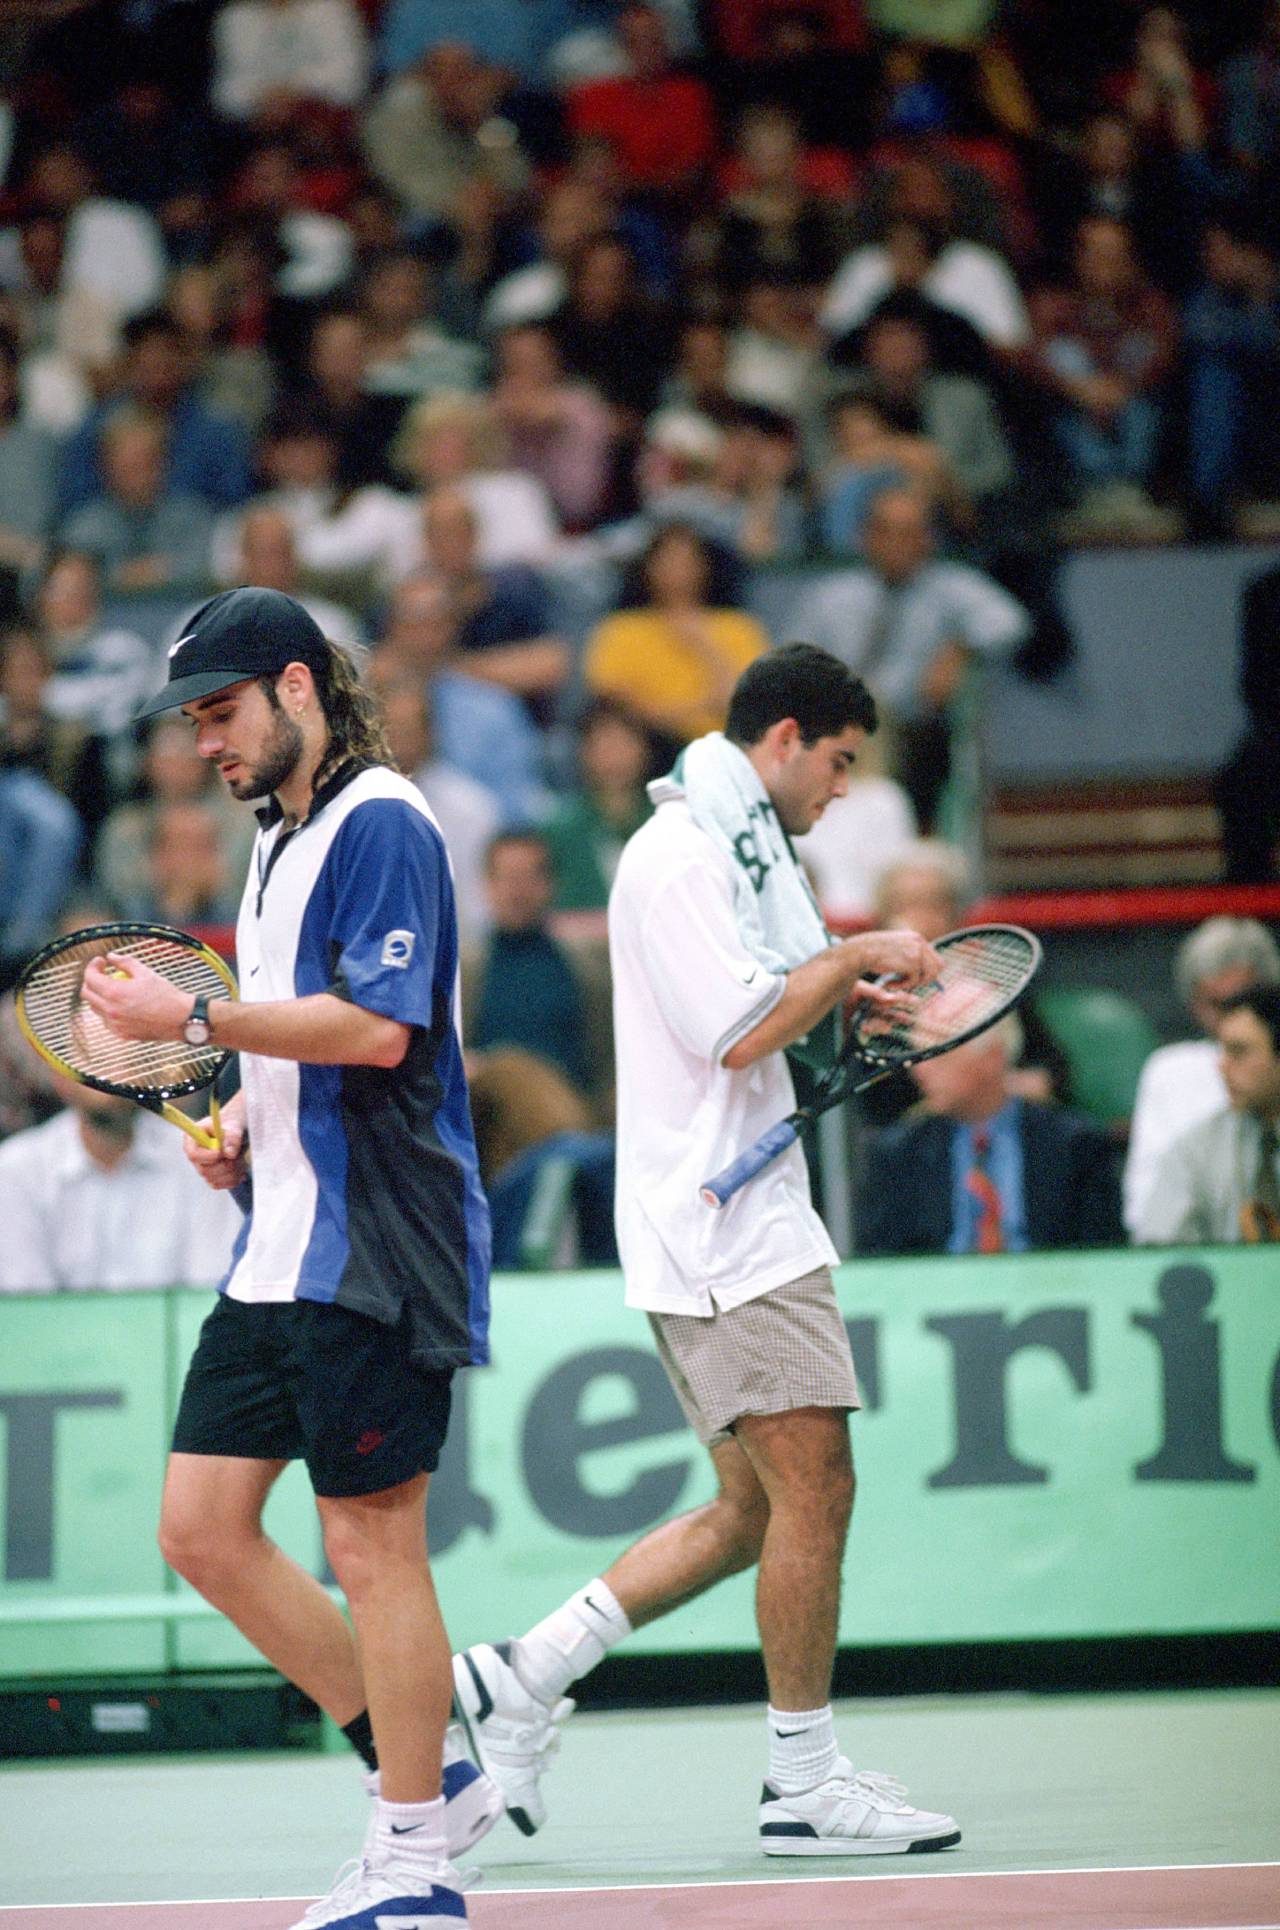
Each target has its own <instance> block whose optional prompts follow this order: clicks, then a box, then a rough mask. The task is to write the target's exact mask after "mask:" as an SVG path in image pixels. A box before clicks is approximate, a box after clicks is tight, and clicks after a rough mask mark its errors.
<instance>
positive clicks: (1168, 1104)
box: [1124, 918, 1280, 1238]
mask: <svg viewBox="0 0 1280 1930" xmlns="http://www.w3.org/2000/svg"><path fill="white" fill-rule="evenodd" d="M1173 975H1174V983H1175V985H1176V987H1177V991H1178V996H1179V998H1180V999H1181V1001H1182V1003H1183V1005H1184V1006H1185V1007H1186V1008H1187V1010H1188V1012H1189V1013H1190V1014H1191V1017H1192V1018H1193V1019H1194V1020H1195V1022H1196V1024H1197V1025H1198V1026H1199V1027H1200V1030H1201V1032H1202V1034H1203V1035H1204V1036H1203V1037H1201V1038H1198V1039H1187V1040H1184V1041H1182V1042H1181V1043H1180V1044H1177V1045H1162V1046H1160V1047H1159V1048H1158V1049H1157V1050H1156V1051H1155V1052H1153V1053H1152V1054H1151V1057H1150V1058H1149V1059H1148V1060H1147V1062H1146V1064H1145V1065H1144V1066H1143V1068H1142V1073H1141V1076H1140V1078H1139V1080H1138V1090H1137V1093H1136V1094H1135V1097H1134V1102H1133V1119H1132V1123H1131V1125H1130V1129H1129V1155H1128V1160H1127V1162H1126V1165H1125V1171H1124V1217H1125V1224H1126V1226H1128V1228H1129V1230H1130V1232H1131V1233H1133V1234H1134V1236H1135V1238H1136V1237H1139V1233H1138V1229H1139V1228H1140V1227H1142V1226H1145V1225H1147V1224H1150V1223H1151V1219H1150V1216H1151V1214H1152V1212H1153V1210H1155V1209H1154V1207H1153V1198H1154V1194H1155V1191H1156V1187H1157V1185H1158V1176H1159V1173H1160V1170H1161V1161H1162V1159H1163V1157H1164V1155H1165V1153H1166V1152H1167V1151H1168V1149H1169V1148H1170V1146H1172V1144H1173V1142H1174V1141H1175V1140H1177V1139H1179V1138H1180V1137H1181V1136H1182V1135H1183V1134H1185V1133H1187V1132H1189V1131H1190V1130H1191V1129H1192V1128H1193V1127H1195V1126H1198V1125H1199V1124H1200V1123H1201V1122H1202V1121H1204V1120H1206V1119H1208V1118H1209V1117H1210V1116H1211V1115H1213V1114H1215V1113H1218V1112H1221V1111H1222V1109H1223V1108H1224V1107H1225V1106H1226V1105H1227V1103H1228V1094H1227V1088H1226V1085H1225V1083H1224V1080H1223V1075H1222V1064H1221V1057H1220V1049H1219V1044H1218V1032H1219V1029H1220V1027H1221V1024H1222V1014H1223V1011H1224V1009H1225V1007H1226V1003H1227V1001H1228V1000H1229V999H1232V998H1234V997H1235V996H1236V994H1237V993H1240V992H1244V991H1247V990H1249V989H1250V988H1251V987H1253V986H1256V985H1262V986H1274V985H1277V984H1280V946H1278V945H1277V944H1276V941H1275V939H1274V938H1273V937H1272V936H1271V934H1270V932H1269V931H1268V930H1267V929H1266V927H1265V925H1260V924H1258V923H1257V922H1256V921H1255V920H1253V919H1251V918H1209V919H1206V921H1205V922H1204V924H1202V925H1199V926H1197V927H1196V929H1195V931H1193V932H1192V933H1191V935H1190V936H1189V937H1188V938H1185V939H1184V940H1183V942H1182V944H1181V945H1180V946H1179V947H1178V953H1177V956H1176V958H1175V960H1174V966H1173Z"/></svg>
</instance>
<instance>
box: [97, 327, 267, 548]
mask: <svg viewBox="0 0 1280 1930" xmlns="http://www.w3.org/2000/svg"><path fill="white" fill-rule="evenodd" d="M124 340H125V348H126V354H125V363H124V369H123V375H122V381H121V387H120V393H119V395H118V396H116V397H113V398H112V399H111V400H109V401H106V402H102V403H100V404H99V405H98V407H97V408H95V409H94V410H93V411H92V412H91V413H90V414H89V415H88V416H87V417H86V418H85V420H84V422H83V423H82V424H81V425H80V427H79V428H78V429H77V430H76V432H75V434H74V435H73V436H72V437H71V439H70V441H69V442H68V444H67V447H66V451H65V453H64V456H63V464H62V478H61V499H62V508H63V512H64V514H65V513H69V512H70V511H72V510H74V509H78V508H80V507H81V505H82V504H84V503H87V502H89V501H90V500H91V498H92V497H94V496H96V495H97V494H98V492H99V490H100V488H101V483H102V474H101V468H100V460H99V459H100V451H101V445H102V437H103V432H104V430H105V428H106V425H107V424H108V423H109V422H110V420H111V418H112V417H113V416H114V415H116V414H118V413H119V411H120V410H121V409H122V408H127V407H131V406H132V407H134V408H141V409H144V410H147V411H149V412H150V413H151V414H154V415H158V416H159V417H161V418H162V419H163V421H164V423H165V426H166V430H167V445H166V446H167V452H168V453H167V469H166V477H165V481H166V486H167V487H168V488H169V489H171V490H173V491H175V492H176V493H178V494H180V495H183V496H195V497H199V498H200V499H201V501H203V502H206V503H209V504H211V505H212V506H213V507H214V508H217V509H224V508H230V507H233V506H234V505H235V504H237V503H242V502H244V501H245V499H246V497H247V496H248V494H249V485H250V477H249V444H248V438H247V437H246V435H245V433H244V430H243V429H242V428H241V427H240V425H239V424H238V423H233V422H230V421H226V420H224V419H223V418H222V417H220V416H217V415H215V414H214V413H213V411H212V410H210V409H209V408H208V407H207V406H206V404H205V402H204V400H203V398H202V396H201V394H200V389H199V371H198V370H195V371H193V370H192V369H191V368H190V366H189V364H188V361H187V355H186V349H185V346H184V342H183V337H182V331H181V330H180V329H179V327H178V325H177V323H176V322H175V321H174V320H173V318H172V316H170V315H166V314H165V313H164V312H163V311H162V310H154V311H152V312H151V313H149V314H146V315H139V316H137V317H136V318H135V319H134V320H133V321H132V322H130V323H128V324H127V326H126V328H125V331H124Z"/></svg>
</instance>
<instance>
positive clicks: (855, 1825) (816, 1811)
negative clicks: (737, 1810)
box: [760, 1756, 960, 1856]
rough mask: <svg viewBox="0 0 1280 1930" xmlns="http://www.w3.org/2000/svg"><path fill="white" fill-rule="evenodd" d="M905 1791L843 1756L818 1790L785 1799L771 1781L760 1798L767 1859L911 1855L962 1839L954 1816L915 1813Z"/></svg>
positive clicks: (762, 1840)
mask: <svg viewBox="0 0 1280 1930" xmlns="http://www.w3.org/2000/svg"><path fill="white" fill-rule="evenodd" d="M906 1793H907V1792H906V1790H905V1789H904V1788H903V1786H902V1784H901V1783H900V1782H897V1781H895V1780H894V1778H893V1777H892V1776H882V1775H881V1774H880V1772H879V1771H878V1770H875V1769H864V1770H861V1771H858V1772H856V1773H855V1771H854V1767H853V1764H852V1763H851V1762H850V1761H849V1759H848V1757H847V1756H841V1757H840V1758H839V1760H838V1761H837V1763H836V1766H835V1768H834V1770H833V1771H832V1773H831V1775H830V1776H828V1778H827V1780H826V1781H825V1782H822V1783H819V1784H818V1786H817V1788H816V1789H806V1790H804V1791H803V1792H802V1793H801V1794H800V1795H799V1796H783V1795H781V1794H780V1793H779V1792H778V1791H777V1790H776V1789H772V1788H771V1787H770V1786H769V1784H768V1783H766V1784H765V1786H764V1793H763V1795H762V1796H761V1798H760V1847H761V1849H762V1850H763V1851H764V1853H765V1855H766V1856H904V1855H905V1856H910V1855H919V1854H920V1853H921V1852H923V1851H926V1850H949V1849H951V1848H952V1847H953V1846H954V1845H955V1844H956V1843H958V1842H959V1841H960V1831H959V1828H958V1826H957V1824H956V1821H955V1819H954V1817H951V1816H942V1815H938V1814H935V1813H934V1812H933V1811H932V1810H927V1809H913V1808H912V1807H911V1805H910V1804H909V1803H908V1802H906V1801H905V1800H904V1798H905V1796H906Z"/></svg>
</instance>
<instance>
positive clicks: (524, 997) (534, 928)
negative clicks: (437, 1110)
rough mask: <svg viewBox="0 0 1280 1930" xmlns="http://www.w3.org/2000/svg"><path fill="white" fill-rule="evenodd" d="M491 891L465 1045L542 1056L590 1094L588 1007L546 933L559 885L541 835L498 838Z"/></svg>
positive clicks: (468, 999) (488, 876)
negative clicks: (514, 1048) (511, 1048)
mask: <svg viewBox="0 0 1280 1930" xmlns="http://www.w3.org/2000/svg"><path fill="white" fill-rule="evenodd" d="M485 890H486V893H487V895H488V902H489V926H490V929H489V935H488V938H487V939H486V941H485V944H484V948H483V950H482V952H481V954H480V955H479V957H478V959H476V960H474V961H472V962H471V965H470V969H469V971H468V977H469V978H470V979H471V980H472V985H471V986H469V987H467V988H466V990H465V992H464V997H465V1003H466V1006H467V1008H468V1009H469V1010H470V1011H471V1013H472V1014H473V1016H472V1017H471V1019H470V1022H469V1024H468V1026H467V1031H466V1040H467V1044H468V1045H469V1046H473V1047H475V1049H476V1050H477V1051H481V1052H483V1051H486V1050H488V1049H490V1048H492V1047H494V1046H519V1047H522V1048H523V1049H524V1050H525V1051H527V1052H533V1053H537V1054H538V1055H539V1056H540V1057H541V1058H544V1059H548V1060H550V1062H551V1064H552V1065H554V1066H555V1067H556V1068H557V1069H558V1070H559V1071H560V1072H562V1073H563V1074H564V1076H565V1078H567V1079H568V1081H569V1083H570V1084H571V1085H572V1086H573V1088H574V1089H575V1091H577V1092H580V1093H586V1092H587V1090H588V1088H589V1085H590V1077H591V1075H590V1067H589V1065H588V1061H587V1053H586V1044H585V1036H586V1006H585V1002H584V998H583V990H582V986H581V985H580V983H579V981H578V978H577V976H576V974H575V972H574V969H573V966H572V965H571V964H570V962H569V956H568V954H567V952H565V951H564V950H563V949H562V947H561V946H560V945H559V944H557V942H556V940H555V939H554V938H553V937H552V935H551V932H550V930H549V928H548V922H547V920H548V914H549V912H550V910H551V901H552V897H553V895H554V890H555V884H554V879H553V876H552V868H551V852H550V850H549V848H548V846H547V841H546V839H545V838H544V837H543V836H542V834H541V832H539V831H535V830H532V829H529V830H518V831H502V832H499V834H498V836H497V837H496V838H495V839H494V840H493V842H492V843H491V844H490V846H489V850H488V853H487V856H486V860H485Z"/></svg>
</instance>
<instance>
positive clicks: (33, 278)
mask: <svg viewBox="0 0 1280 1930" xmlns="http://www.w3.org/2000/svg"><path fill="white" fill-rule="evenodd" d="M15 241H16V249H15V256H16V258H15V259H14V260H13V263H12V266H11V268H10V271H9V275H8V277H7V282H8V285H7V287H6V288H5V291H4V297H3V300H4V310H5V316H6V319H7V320H8V321H9V322H10V324H11V326H12V328H13V331H14V333H15V334H16V336H17V338H18V346H19V349H20V351H21V356H22V362H21V368H20V381H19V389H20V394H21V402H22V414H23V417H24V419H26V420H27V421H30V422H33V423H35V424H37V425H38V426H39V427H40V428H42V429H44V430H47V431H49V432H50V433H52V434H54V435H59V436H62V435H66V434H68V433H70V432H71V431H73V430H74V429H75V428H76V427H77V425H78V424H79V423H81V422H82V421H83V420H84V418H85V416H86V415H87V414H88V413H89V411H90V409H91V408H92V407H93V403H94V396H95V393H96V392H97V390H98V388H99V386H100V385H101V384H103V383H105V382H107V381H109V380H110V378H111V374H112V370H113V365H114V363H115V361H116V358H117V356H118V354H119V351H120V318H119V316H118V314H117V312H116V310H115V308H114V306H113V305H112V303H111V302H109V301H108V300H107V299H106V297H105V296H103V295H100V294H98V293H96V292H95V290H93V289H91V288H86V287H85V286H84V284H83V283H82V282H80V281H77V280H76V279H75V276H74V273H73V270H72V267H71V264H70V263H69V261H68V258H67V248H66V222H65V220H64V219H63V217H62V216H61V215H60V214H59V213H58V212H57V210H56V209H55V208H47V207H41V206H40V205H38V204H37V205H35V206H28V207H27V209H26V210H25V211H24V213H23V215H22V219H21V221H20V222H19V223H18V225H17V230H16V236H15Z"/></svg>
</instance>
